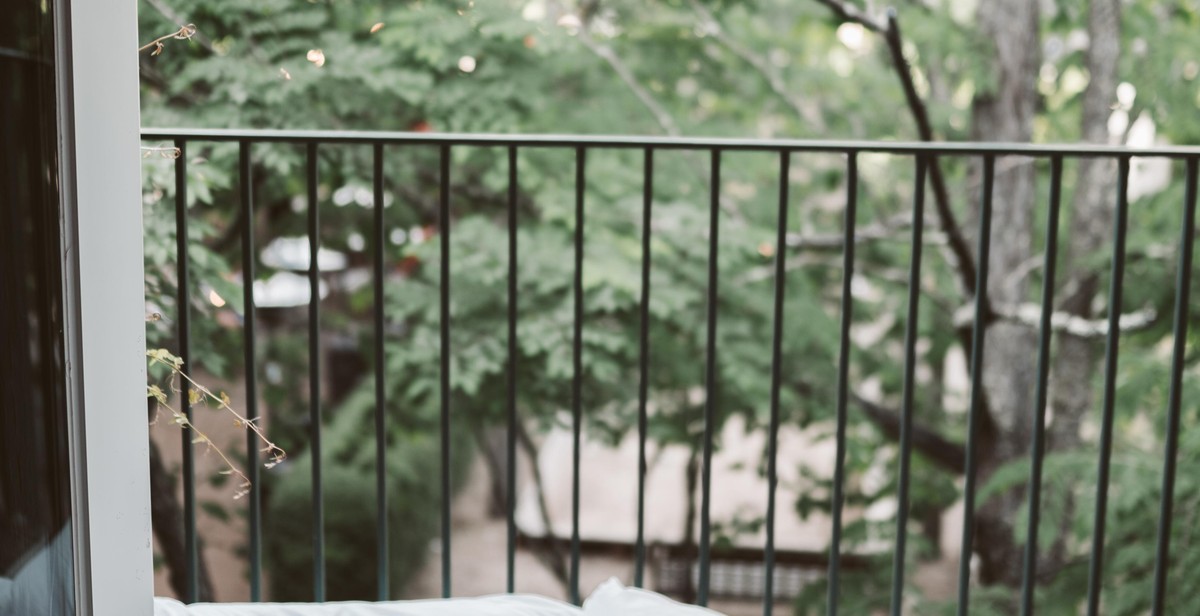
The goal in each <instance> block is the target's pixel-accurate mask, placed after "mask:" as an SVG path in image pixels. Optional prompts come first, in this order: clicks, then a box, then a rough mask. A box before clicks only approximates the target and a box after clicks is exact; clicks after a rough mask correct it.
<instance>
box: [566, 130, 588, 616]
mask: <svg viewBox="0 0 1200 616" xmlns="http://www.w3.org/2000/svg"><path fill="white" fill-rule="evenodd" d="M586 154H587V150H585V149H584V148H582V147H580V148H576V149H575V281H574V298H575V320H574V324H573V325H574V342H573V344H572V346H571V363H572V370H573V372H572V375H573V376H572V379H571V571H570V578H571V579H570V587H571V588H570V591H571V603H574V604H575V605H579V604H580V597H579V550H580V545H579V544H580V540H579V446H580V434H581V431H582V429H583V196H584V192H585V190H584V180H585V176H584V166H585V157H586Z"/></svg>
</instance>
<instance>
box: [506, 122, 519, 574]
mask: <svg viewBox="0 0 1200 616" xmlns="http://www.w3.org/2000/svg"><path fill="white" fill-rule="evenodd" d="M517 355H518V353H517V148H516V147H515V146H510V147H509V148H508V442H507V443H506V447H507V450H508V451H507V453H508V465H507V467H506V468H505V471H506V475H507V482H506V483H507V486H506V487H507V489H508V493H507V496H506V498H505V501H506V502H505V505H506V507H507V509H508V547H507V556H508V558H507V563H506V566H507V567H508V579H507V581H506V583H505V586H504V587H505V589H506V591H507V592H510V593H511V592H513V587H514V586H515V584H516V567H517V560H516V559H517V519H516V511H517Z"/></svg>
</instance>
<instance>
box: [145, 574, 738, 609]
mask: <svg viewBox="0 0 1200 616" xmlns="http://www.w3.org/2000/svg"><path fill="white" fill-rule="evenodd" d="M460 615H461V616H581V615H587V616H720V614H719V613H718V612H715V611H713V610H709V609H705V608H702V607H696V606H693V605H684V604H682V603H678V602H676V601H672V600H671V599H669V598H667V597H664V596H662V595H660V594H658V593H654V592H650V591H648V590H642V589H640V588H631V587H627V586H624V585H622V584H621V582H620V581H618V580H617V579H616V578H612V579H610V580H608V581H607V582H605V583H603V584H601V585H600V586H599V587H597V588H596V590H595V591H594V592H593V593H592V594H591V596H590V597H588V600H587V601H585V602H584V603H583V608H578V607H575V606H573V605H569V604H567V603H563V602H562V601H555V600H554V599H547V598H545V597H539V596H535V595H493V596H489V597H478V598H474V599H433V600H428V601H387V602H382V603H367V602H362V601H345V602H334V603H194V604H192V605H184V604H183V603H180V602H179V601H176V600H174V599H162V598H158V599H155V600H154V616H460Z"/></svg>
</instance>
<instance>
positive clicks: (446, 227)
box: [438, 145, 453, 599]
mask: <svg viewBox="0 0 1200 616" xmlns="http://www.w3.org/2000/svg"><path fill="white" fill-rule="evenodd" d="M438 163H439V164H438V167H439V178H440V184H441V185H440V188H439V191H438V225H439V227H440V229H439V230H440V232H441V264H440V266H441V270H440V272H441V284H440V285H439V286H440V289H439V293H440V302H441V303H440V311H441V317H440V318H439V320H438V329H439V331H440V336H441V347H442V348H441V354H440V355H441V371H440V373H439V375H438V376H439V379H440V388H441V404H442V409H441V411H442V412H441V421H442V451H441V454H442V597H443V598H446V599H448V598H450V545H451V543H450V500H451V498H452V497H453V494H451V492H452V490H451V485H450V146H448V145H443V146H442V147H441V150H440V156H439V160H438Z"/></svg>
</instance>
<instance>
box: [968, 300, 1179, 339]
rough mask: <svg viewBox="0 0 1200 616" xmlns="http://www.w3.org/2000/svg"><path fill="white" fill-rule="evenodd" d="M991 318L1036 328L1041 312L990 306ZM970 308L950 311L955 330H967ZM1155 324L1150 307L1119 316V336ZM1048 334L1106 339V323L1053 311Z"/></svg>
mask: <svg viewBox="0 0 1200 616" xmlns="http://www.w3.org/2000/svg"><path fill="white" fill-rule="evenodd" d="M992 308H993V310H992V317H993V318H995V319H999V320H1002V321H1011V322H1014V323H1020V324H1022V325H1025V326H1028V327H1031V328H1035V329H1036V328H1037V327H1039V326H1040V323H1041V314H1042V308H1041V306H1038V305H1037V304H1032V303H1025V304H1020V305H1017V306H993V307H992ZM974 310H975V307H974V306H973V305H966V306H962V307H961V308H959V309H958V310H956V311H954V326H955V328H959V329H962V328H970V327H971V324H972V322H973V320H974V314H973V311H974ZM1157 321H1158V311H1156V310H1155V309H1154V308H1153V307H1147V308H1143V309H1141V310H1137V311H1134V312H1130V313H1126V314H1123V315H1121V318H1120V326H1119V329H1120V331H1121V333H1129V332H1135V331H1141V330H1144V329H1147V328H1149V327H1150V326H1152V325H1154V323H1155V322H1157ZM1050 330H1051V331H1053V332H1055V333H1065V334H1070V335H1072V336H1075V337H1077V338H1103V337H1105V336H1107V335H1108V320H1107V319H1088V318H1085V317H1082V316H1079V315H1077V314H1072V313H1070V312H1067V311H1061V310H1060V311H1055V312H1053V313H1051V315H1050Z"/></svg>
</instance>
